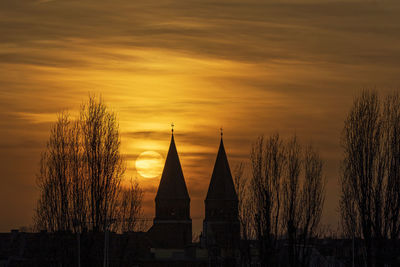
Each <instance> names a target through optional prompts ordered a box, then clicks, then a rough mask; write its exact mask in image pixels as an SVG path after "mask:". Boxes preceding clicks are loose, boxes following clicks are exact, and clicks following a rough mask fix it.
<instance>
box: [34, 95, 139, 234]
mask: <svg viewBox="0 0 400 267" xmlns="http://www.w3.org/2000/svg"><path fill="white" fill-rule="evenodd" d="M124 171H125V163H124V162H123V160H122V157H121V154H120V137H119V130H118V124H117V120H116V116H115V114H114V113H112V112H110V111H109V110H108V109H107V107H106V105H105V104H104V103H103V101H102V100H97V99H96V98H95V97H90V99H89V101H88V103H87V104H85V105H83V106H82V108H81V111H80V116H79V118H78V119H77V120H76V121H72V120H71V119H70V117H69V116H68V114H67V113H61V114H60V115H59V117H58V120H57V122H56V124H55V125H54V126H53V127H52V129H51V132H50V138H49V141H48V143H47V149H46V151H45V152H44V153H43V154H42V158H41V163H40V170H39V174H38V176H37V182H38V186H39V188H40V191H41V195H40V198H39V200H38V205H37V209H36V213H35V216H34V221H35V225H36V228H37V229H46V230H49V231H74V232H81V231H82V230H83V229H88V230H93V231H108V230H121V231H131V230H133V229H134V227H135V226H136V225H137V221H138V216H139V214H140V213H141V203H142V197H143V191H142V190H141V188H140V187H139V185H138V184H137V182H132V184H131V186H130V187H129V188H127V189H126V188H124V187H123V186H122V185H121V181H122V178H123V174H124Z"/></svg>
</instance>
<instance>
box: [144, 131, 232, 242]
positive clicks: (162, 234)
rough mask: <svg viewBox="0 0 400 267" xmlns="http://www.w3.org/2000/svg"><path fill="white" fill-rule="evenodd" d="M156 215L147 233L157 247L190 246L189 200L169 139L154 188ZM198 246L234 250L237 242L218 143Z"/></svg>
mask: <svg viewBox="0 0 400 267" xmlns="http://www.w3.org/2000/svg"><path fill="white" fill-rule="evenodd" d="M155 202H156V216H155V218H154V223H153V226H152V227H151V228H150V230H149V232H148V234H149V237H150V239H151V240H152V242H153V246H154V247H157V248H166V249H174V248H176V249H179V248H185V247H186V246H188V245H190V244H192V219H191V218H190V197H189V193H188V190H187V188H186V183H185V178H184V176H183V172H182V167H181V164H180V161H179V157H178V152H177V150H176V146H175V140H174V134H173V133H172V136H171V144H170V146H169V150H168V155H167V158H166V161H165V166H164V170H163V173H162V176H161V181H160V185H159V187H158V191H157V195H156V198H155ZM201 241H202V245H203V246H205V247H207V248H209V249H210V248H215V247H218V248H221V249H234V248H237V247H238V245H239V241H240V225H239V220H238V197H237V194H236V191H235V186H234V183H233V180H232V174H231V171H230V168H229V163H228V159H227V156H226V153H225V148H224V143H223V140H222V134H221V142H220V145H219V149H218V155H217V159H216V161H215V165H214V170H213V173H212V176H211V181H210V184H209V187H208V192H207V197H206V199H205V219H204V221H203V232H202V237H201Z"/></svg>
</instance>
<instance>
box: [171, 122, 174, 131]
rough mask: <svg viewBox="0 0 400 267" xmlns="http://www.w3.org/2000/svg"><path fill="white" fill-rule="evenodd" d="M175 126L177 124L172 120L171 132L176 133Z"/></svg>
mask: <svg viewBox="0 0 400 267" xmlns="http://www.w3.org/2000/svg"><path fill="white" fill-rule="evenodd" d="M174 126H175V124H174V123H173V122H172V123H171V132H172V133H174Z"/></svg>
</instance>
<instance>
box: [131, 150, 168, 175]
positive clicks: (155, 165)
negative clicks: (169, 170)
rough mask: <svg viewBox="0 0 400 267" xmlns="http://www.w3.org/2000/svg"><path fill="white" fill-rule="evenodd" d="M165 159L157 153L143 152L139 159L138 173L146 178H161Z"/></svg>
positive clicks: (137, 164) (137, 161)
mask: <svg viewBox="0 0 400 267" xmlns="http://www.w3.org/2000/svg"><path fill="white" fill-rule="evenodd" d="M163 163H164V159H163V157H162V156H161V155H160V154H159V153H157V152H155V151H145V152H142V153H141V154H140V155H139V157H137V159H136V162H135V166H136V171H137V172H138V173H139V174H140V176H142V177H144V178H155V177H157V176H159V175H160V174H161V172H162V169H163Z"/></svg>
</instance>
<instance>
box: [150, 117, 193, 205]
mask: <svg viewBox="0 0 400 267" xmlns="http://www.w3.org/2000/svg"><path fill="white" fill-rule="evenodd" d="M171 126H172V134H171V143H170V146H169V150H168V155H167V158H166V160H165V165H164V170H163V173H162V175H161V180H160V185H159V187H158V191H157V195H156V199H189V194H188V191H187V188H186V183H185V178H184V176H183V172H182V167H181V163H180V161H179V156H178V152H177V150H176V146H175V140H174V131H173V124H171Z"/></svg>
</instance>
